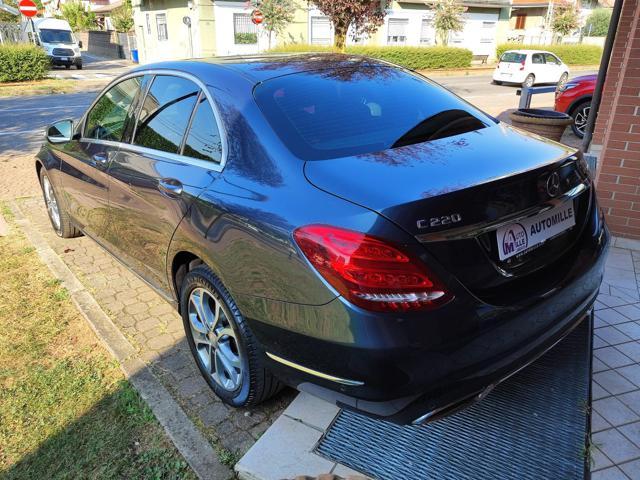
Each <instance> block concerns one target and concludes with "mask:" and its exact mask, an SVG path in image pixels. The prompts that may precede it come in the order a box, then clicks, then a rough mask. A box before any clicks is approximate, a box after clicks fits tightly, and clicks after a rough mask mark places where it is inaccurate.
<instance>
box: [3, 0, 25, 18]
mask: <svg viewBox="0 0 640 480" xmlns="http://www.w3.org/2000/svg"><path fill="white" fill-rule="evenodd" d="M2 3H4V4H5V5H8V6H10V7H13V8H18V2H16V1H14V0H4V1H3V2H2ZM19 21H20V15H13V14H12V13H9V12H5V11H4V10H0V22H2V23H18V22H19Z"/></svg>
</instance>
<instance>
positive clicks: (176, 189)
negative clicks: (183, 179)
mask: <svg viewBox="0 0 640 480" xmlns="http://www.w3.org/2000/svg"><path fill="white" fill-rule="evenodd" d="M158 190H160V191H161V192H164V193H166V194H168V195H170V196H173V197H175V196H178V195H180V194H182V183H180V182H179V181H178V180H176V179H175V178H162V179H160V181H159V182H158Z"/></svg>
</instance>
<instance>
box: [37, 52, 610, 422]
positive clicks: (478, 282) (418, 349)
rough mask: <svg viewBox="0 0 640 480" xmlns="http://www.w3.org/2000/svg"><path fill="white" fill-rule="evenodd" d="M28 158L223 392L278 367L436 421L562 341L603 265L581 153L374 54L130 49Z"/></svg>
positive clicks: (238, 392)
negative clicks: (79, 109)
mask: <svg viewBox="0 0 640 480" xmlns="http://www.w3.org/2000/svg"><path fill="white" fill-rule="evenodd" d="M36 170H37V173H38V175H39V178H40V182H41V184H42V188H43V193H44V198H45V201H46V206H47V209H48V212H49V216H50V218H51V223H52V225H53V228H54V229H55V231H56V232H57V233H58V235H60V236H61V237H73V236H77V235H80V234H85V235H87V236H89V237H91V238H93V239H95V240H96V241H97V242H98V243H99V244H100V245H102V246H103V247H104V248H105V249H106V250H107V251H109V252H110V253H111V254H113V255H114V256H115V257H117V258H118V259H119V260H121V261H122V262H124V263H125V264H126V265H128V266H129V267H130V268H131V269H132V270H133V271H134V272H136V273H137V274H138V275H139V276H140V277H142V278H143V279H144V280H145V281H146V282H148V283H149V284H150V285H152V286H153V287H154V288H155V289H156V290H157V291H158V292H159V293H160V294H161V295H163V296H164V297H165V298H166V299H167V300H168V301H170V302H172V303H173V304H175V306H176V308H178V310H179V311H180V313H181V315H182V318H183V320H184V327H185V333H186V337H187V339H188V343H189V346H190V348H191V351H192V353H193V355H194V358H195V360H196V362H197V364H198V367H199V369H200V370H201V372H202V374H203V375H204V377H205V378H206V380H207V382H208V383H209V385H210V386H211V388H212V389H213V390H214V391H215V393H216V394H217V395H218V396H219V397H220V398H221V399H222V400H223V401H225V402H226V403H228V404H230V405H234V406H246V405H252V404H256V403H259V402H261V401H263V400H265V399H267V398H269V397H270V396H272V395H273V394H275V393H276V392H277V391H278V390H279V389H280V388H281V386H282V385H283V384H288V385H292V386H294V387H296V388H298V389H300V390H303V391H307V392H310V393H312V394H314V395H317V396H319V397H322V398H324V399H327V400H329V401H332V402H335V403H336V404H338V405H339V406H341V407H345V408H353V409H358V410H360V411H363V412H366V413H368V414H370V415H373V416H378V417H385V418H387V419H390V420H392V421H395V422H400V423H407V422H417V423H420V422H424V421H428V420H433V419H435V418H438V417H440V416H442V415H445V414H447V413H450V412H452V411H454V410H456V409H458V408H460V407H462V406H464V405H467V404H469V403H470V402H473V401H476V400H478V399H480V398H482V397H483V396H484V395H485V394H486V393H487V392H488V391H490V389H491V388H492V387H493V386H494V385H495V384H497V383H498V382H500V381H501V380H503V379H504V378H506V377H508V376H509V375H511V374H512V373H514V372H515V371H517V370H518V369H520V368H522V367H524V366H526V365H527V364H528V363H530V362H531V361H533V360H534V359H535V358H537V357H538V356H539V355H541V354H543V353H544V352H545V351H546V350H548V349H549V348H551V347H552V346H553V345H554V344H556V343H557V342H558V341H559V340H560V339H562V338H563V337H564V336H565V335H567V334H568V333H569V332H570V331H571V330H572V329H573V328H574V327H575V326H576V325H577V324H579V322H581V321H582V320H583V319H584V318H585V316H586V315H587V314H588V312H589V311H590V309H591V308H592V305H593V302H594V300H595V297H596V294H597V292H598V288H599V285H600V281H601V279H602V272H603V261H604V252H605V249H606V245H607V241H608V233H607V229H606V227H605V225H604V221H603V218H602V215H601V213H600V210H599V208H598V206H597V203H596V195H595V191H594V188H593V181H592V179H591V177H590V175H589V172H588V169H587V168H586V165H585V162H584V160H583V158H582V155H581V153H580V152H579V151H577V150H576V149H574V148H570V147H567V146H564V145H561V144H559V143H555V142H552V141H548V140H545V139H543V138H541V137H538V136H535V135H531V134H526V133H524V132H522V131H519V130H516V129H514V128H512V127H510V126H509V125H505V124H503V123H499V122H497V121H496V120H495V119H494V118H492V117H490V116H488V115H486V114H484V113H482V112H481V111H479V110H477V109H475V108H474V107H472V106H471V105H469V104H468V103H466V102H464V101H463V100H461V99H460V98H458V97H456V96H455V95H453V94H451V93H450V92H448V91H447V90H445V89H443V88H442V87H440V86H439V85H437V84H435V83H433V82H431V81H430V80H428V79H426V78H424V77H422V76H420V75H418V74H416V73H413V72H411V71H408V70H405V69H402V68H399V67H396V66H394V65H390V64H388V63H384V62H379V61H375V60H371V59H367V58H364V57H357V56H346V55H333V54H326V55H302V56H264V57H253V58H227V59H213V60H199V61H184V62H170V63H160V64H155V65H146V66H143V67H139V68H137V69H134V70H132V71H130V72H129V73H127V74H126V75H123V76H122V77H120V78H118V79H117V80H115V81H114V82H112V83H111V84H110V85H109V86H108V87H107V88H106V89H105V90H104V91H103V92H102V93H101V94H100V95H99V96H98V98H97V99H96V100H95V102H94V103H93V104H92V105H91V107H90V108H89V109H88V111H87V112H86V113H85V115H84V116H83V117H82V118H81V119H80V120H77V121H70V120H63V121H60V122H57V123H55V124H53V125H52V126H51V127H50V128H49V129H48V131H47V142H46V143H45V145H44V146H43V147H42V150H41V151H40V153H39V154H38V156H37V160H36Z"/></svg>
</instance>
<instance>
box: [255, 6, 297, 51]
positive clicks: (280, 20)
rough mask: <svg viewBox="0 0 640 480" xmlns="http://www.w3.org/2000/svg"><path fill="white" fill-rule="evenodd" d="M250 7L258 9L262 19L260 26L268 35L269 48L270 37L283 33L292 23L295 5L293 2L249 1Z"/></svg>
mask: <svg viewBox="0 0 640 480" xmlns="http://www.w3.org/2000/svg"><path fill="white" fill-rule="evenodd" d="M251 6H252V7H253V8H258V9H259V10H260V12H262V15H263V16H264V19H263V20H262V24H261V25H263V26H264V29H265V30H266V31H267V33H268V34H269V48H271V37H272V36H273V34H274V33H275V34H276V35H279V34H281V33H282V32H284V30H285V28H286V27H287V25H288V24H290V23H291V22H292V21H293V17H294V15H295V12H296V5H295V3H294V2H293V0H251Z"/></svg>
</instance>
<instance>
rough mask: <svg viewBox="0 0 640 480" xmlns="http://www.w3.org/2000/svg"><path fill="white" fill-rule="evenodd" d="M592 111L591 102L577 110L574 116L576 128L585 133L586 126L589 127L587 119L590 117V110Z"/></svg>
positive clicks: (582, 133)
mask: <svg viewBox="0 0 640 480" xmlns="http://www.w3.org/2000/svg"><path fill="white" fill-rule="evenodd" d="M590 111H591V104H588V105H585V106H584V107H582V108H580V109H579V110H578V111H577V112H576V116H575V118H574V124H575V126H576V130H577V131H578V132H580V134H581V135H584V131H585V128H586V127H587V120H588V119H589V112H590Z"/></svg>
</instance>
